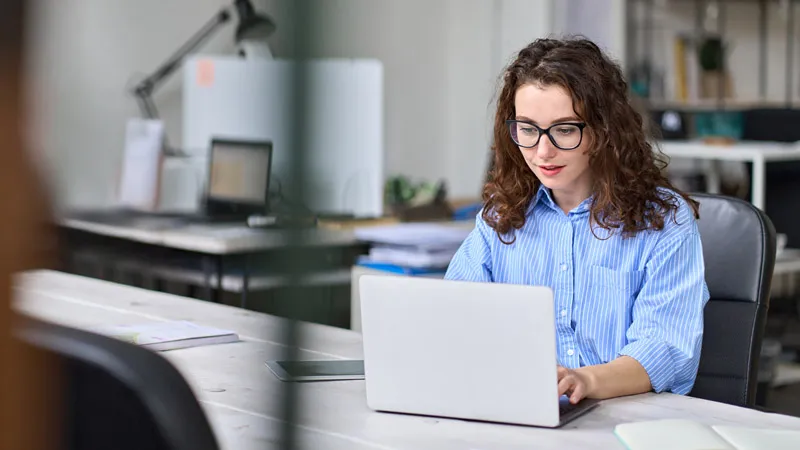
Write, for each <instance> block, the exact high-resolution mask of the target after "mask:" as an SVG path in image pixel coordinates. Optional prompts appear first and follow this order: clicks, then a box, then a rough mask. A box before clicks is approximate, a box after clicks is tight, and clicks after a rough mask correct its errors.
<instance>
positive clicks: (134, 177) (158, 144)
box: [117, 119, 164, 211]
mask: <svg viewBox="0 0 800 450" xmlns="http://www.w3.org/2000/svg"><path fill="white" fill-rule="evenodd" d="M163 142H164V124H163V122H161V121H160V120H149V119H130V120H129V121H128V126H127V128H126V130H125V153H124V155H123V158H122V172H121V174H120V184H119V194H118V196H117V201H118V203H119V204H120V205H121V206H125V207H129V208H134V209H139V210H147V211H149V210H153V209H155V208H156V206H157V204H158V190H159V178H160V174H161V149H162V144H163Z"/></svg>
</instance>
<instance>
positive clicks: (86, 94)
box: [27, 0, 554, 207]
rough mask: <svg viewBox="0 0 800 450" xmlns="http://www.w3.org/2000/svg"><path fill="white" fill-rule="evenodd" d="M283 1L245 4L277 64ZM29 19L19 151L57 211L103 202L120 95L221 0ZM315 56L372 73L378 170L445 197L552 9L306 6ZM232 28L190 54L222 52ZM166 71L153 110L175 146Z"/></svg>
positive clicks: (469, 191) (149, 2)
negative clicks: (506, 77)
mask: <svg viewBox="0 0 800 450" xmlns="http://www.w3.org/2000/svg"><path fill="white" fill-rule="evenodd" d="M291 1H292V0H261V1H254V3H255V4H256V6H257V8H263V9H264V10H265V11H267V12H268V13H270V14H271V15H273V16H274V17H275V18H276V21H277V22H278V31H277V33H276V35H275V36H274V39H273V41H272V44H273V52H274V53H275V56H276V57H286V56H290V54H289V53H290V48H291V43H290V36H291V35H290V32H289V31H288V30H286V29H285V27H284V28H281V24H282V23H284V24H285V23H286V22H285V20H284V19H286V18H287V17H289V11H290V9H289V8H291ZM31 3H32V8H31V12H32V14H31V16H30V18H29V23H30V25H31V26H30V27H29V30H32V31H31V33H30V35H29V42H28V54H29V60H28V69H29V70H28V73H29V76H30V78H29V86H28V89H27V92H28V93H29V98H30V99H31V102H30V106H31V112H32V113H33V114H32V117H34V118H35V122H34V123H33V124H32V126H31V128H30V136H31V139H32V142H33V146H34V148H35V149H36V151H37V153H38V154H39V155H40V159H41V161H42V163H43V164H44V165H45V166H46V168H47V169H48V172H49V173H50V175H51V182H52V187H53V190H54V192H55V194H56V201H57V202H58V203H59V205H61V206H70V207H84V206H97V205H104V204H108V203H110V202H111V201H112V199H113V194H114V189H115V187H116V186H115V178H116V176H117V172H118V170H119V169H118V167H119V164H120V160H121V153H122V147H123V133H124V127H125V121H126V119H127V118H128V117H131V116H136V115H138V110H137V108H136V103H135V101H134V99H133V98H131V97H130V96H129V95H128V94H127V93H126V90H125V89H126V86H128V85H129V84H130V83H132V82H133V81H135V80H137V79H138V78H137V76H139V77H140V76H142V75H144V74H147V73H149V72H150V71H152V70H153V69H154V68H155V67H157V66H158V64H159V63H160V62H162V61H163V60H164V59H165V58H166V57H168V56H169V55H170V54H171V52H173V51H174V49H176V48H177V47H178V46H179V45H181V44H182V43H183V42H184V41H185V39H186V38H188V36H190V35H191V34H193V33H194V32H195V31H196V30H197V29H198V28H199V27H200V26H201V25H202V24H203V23H204V22H205V21H207V20H208V19H209V18H210V17H211V16H212V15H213V14H215V13H216V12H217V11H218V10H219V8H220V7H221V6H223V5H226V4H228V3H229V2H227V1H224V0H170V1H169V2H164V1H163V0H137V1H122V0H116V1H108V0H62V1H58V2H53V1H47V0H34V1H32V2H31ZM314 3H315V5H316V6H315V15H314V18H313V21H314V23H315V24H316V26H315V32H317V35H319V36H325V39H324V40H321V41H319V42H318V45H317V46H315V47H314V49H313V54H314V56H317V57H354V58H358V57H369V58H378V59H380V60H381V61H383V63H384V64H385V73H386V80H385V104H386V128H385V136H386V149H385V150H386V164H387V167H386V173H387V174H406V175H409V176H412V177H414V178H416V179H427V180H437V179H440V178H444V179H446V180H447V182H448V185H449V187H450V192H451V195H452V196H454V197H466V196H469V197H472V196H476V195H478V193H479V190H480V185H481V182H482V180H483V175H484V171H485V167H486V164H487V157H488V146H489V141H490V139H489V130H490V129H489V127H488V123H489V120H490V117H491V110H492V105H491V101H492V95H493V93H494V89H495V87H496V83H497V77H498V75H499V73H500V70H501V68H502V66H503V65H504V64H505V63H506V62H507V61H508V58H509V57H510V56H511V55H512V54H513V52H514V51H515V50H517V49H518V48H520V47H521V46H523V45H524V44H526V43H527V42H529V41H530V40H532V39H534V38H536V37H539V36H543V35H545V34H547V33H549V32H550V31H552V30H553V28H554V26H553V23H554V22H553V14H554V8H553V3H554V2H553V0H437V1H430V0H404V1H395V0H317V1H316V2H314ZM233 28H234V27H233V26H232V25H230V26H227V27H225V28H224V29H222V30H221V31H220V32H219V33H217V34H216V35H215V36H214V37H213V38H212V39H210V40H209V41H208V42H207V43H206V44H205V45H204V46H203V48H202V50H200V52H202V53H209V54H212V53H217V54H219V53H230V52H232V51H233V50H234V49H233V44H232V34H233ZM180 78H181V77H180V74H176V76H174V77H173V78H172V79H170V80H169V81H168V82H167V83H165V84H164V85H163V86H162V88H160V89H159V91H158V93H157V95H156V97H155V99H156V104H157V106H158V108H159V110H160V112H161V115H162V117H163V118H164V120H165V122H166V126H167V134H168V137H169V139H170V141H171V142H172V143H174V144H177V145H179V144H180V136H181V129H180V127H181V120H180V117H181V116H180V115H181V107H180V105H181V101H180V100H181V86H180Z"/></svg>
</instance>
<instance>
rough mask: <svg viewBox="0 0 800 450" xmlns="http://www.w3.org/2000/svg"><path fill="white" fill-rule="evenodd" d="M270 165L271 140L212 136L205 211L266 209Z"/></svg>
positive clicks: (246, 212)
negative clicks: (213, 137)
mask: <svg viewBox="0 0 800 450" xmlns="http://www.w3.org/2000/svg"><path fill="white" fill-rule="evenodd" d="M271 167H272V142H271V141H247V140H234V139H221V138H215V139H212V141H211V149H210V153H209V169H208V180H207V183H206V192H205V201H204V205H205V214H206V215H209V216H220V215H241V216H247V215H251V214H265V213H267V212H268V210H269V181H270V170H271Z"/></svg>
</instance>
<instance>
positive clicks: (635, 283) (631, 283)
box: [587, 265, 644, 297]
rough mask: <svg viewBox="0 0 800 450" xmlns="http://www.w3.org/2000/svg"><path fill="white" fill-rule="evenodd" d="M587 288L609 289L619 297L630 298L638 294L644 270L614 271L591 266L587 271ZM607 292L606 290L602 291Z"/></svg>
mask: <svg viewBox="0 0 800 450" xmlns="http://www.w3.org/2000/svg"><path fill="white" fill-rule="evenodd" d="M587 281H588V284H589V287H590V288H591V287H603V288H610V289H611V290H612V291H614V292H617V293H619V294H620V295H627V296H630V297H633V296H635V295H636V294H638V293H639V289H641V287H642V281H644V270H615V269H609V268H608V267H603V266H596V265H591V266H589V270H588V280H587ZM603 290H604V291H606V292H608V289H603Z"/></svg>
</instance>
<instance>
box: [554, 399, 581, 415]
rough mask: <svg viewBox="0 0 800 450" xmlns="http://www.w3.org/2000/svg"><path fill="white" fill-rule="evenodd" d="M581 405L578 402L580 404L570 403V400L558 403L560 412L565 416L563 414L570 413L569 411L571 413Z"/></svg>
mask: <svg viewBox="0 0 800 450" xmlns="http://www.w3.org/2000/svg"><path fill="white" fill-rule="evenodd" d="M579 405H580V404H578V405H573V404H572V403H569V402H567V403H564V402H561V403H560V404H559V405H558V413H559V414H560V415H562V416H563V415H565V414H568V413H570V412H571V411H574V410H576V409H577V408H578V406H579Z"/></svg>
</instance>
